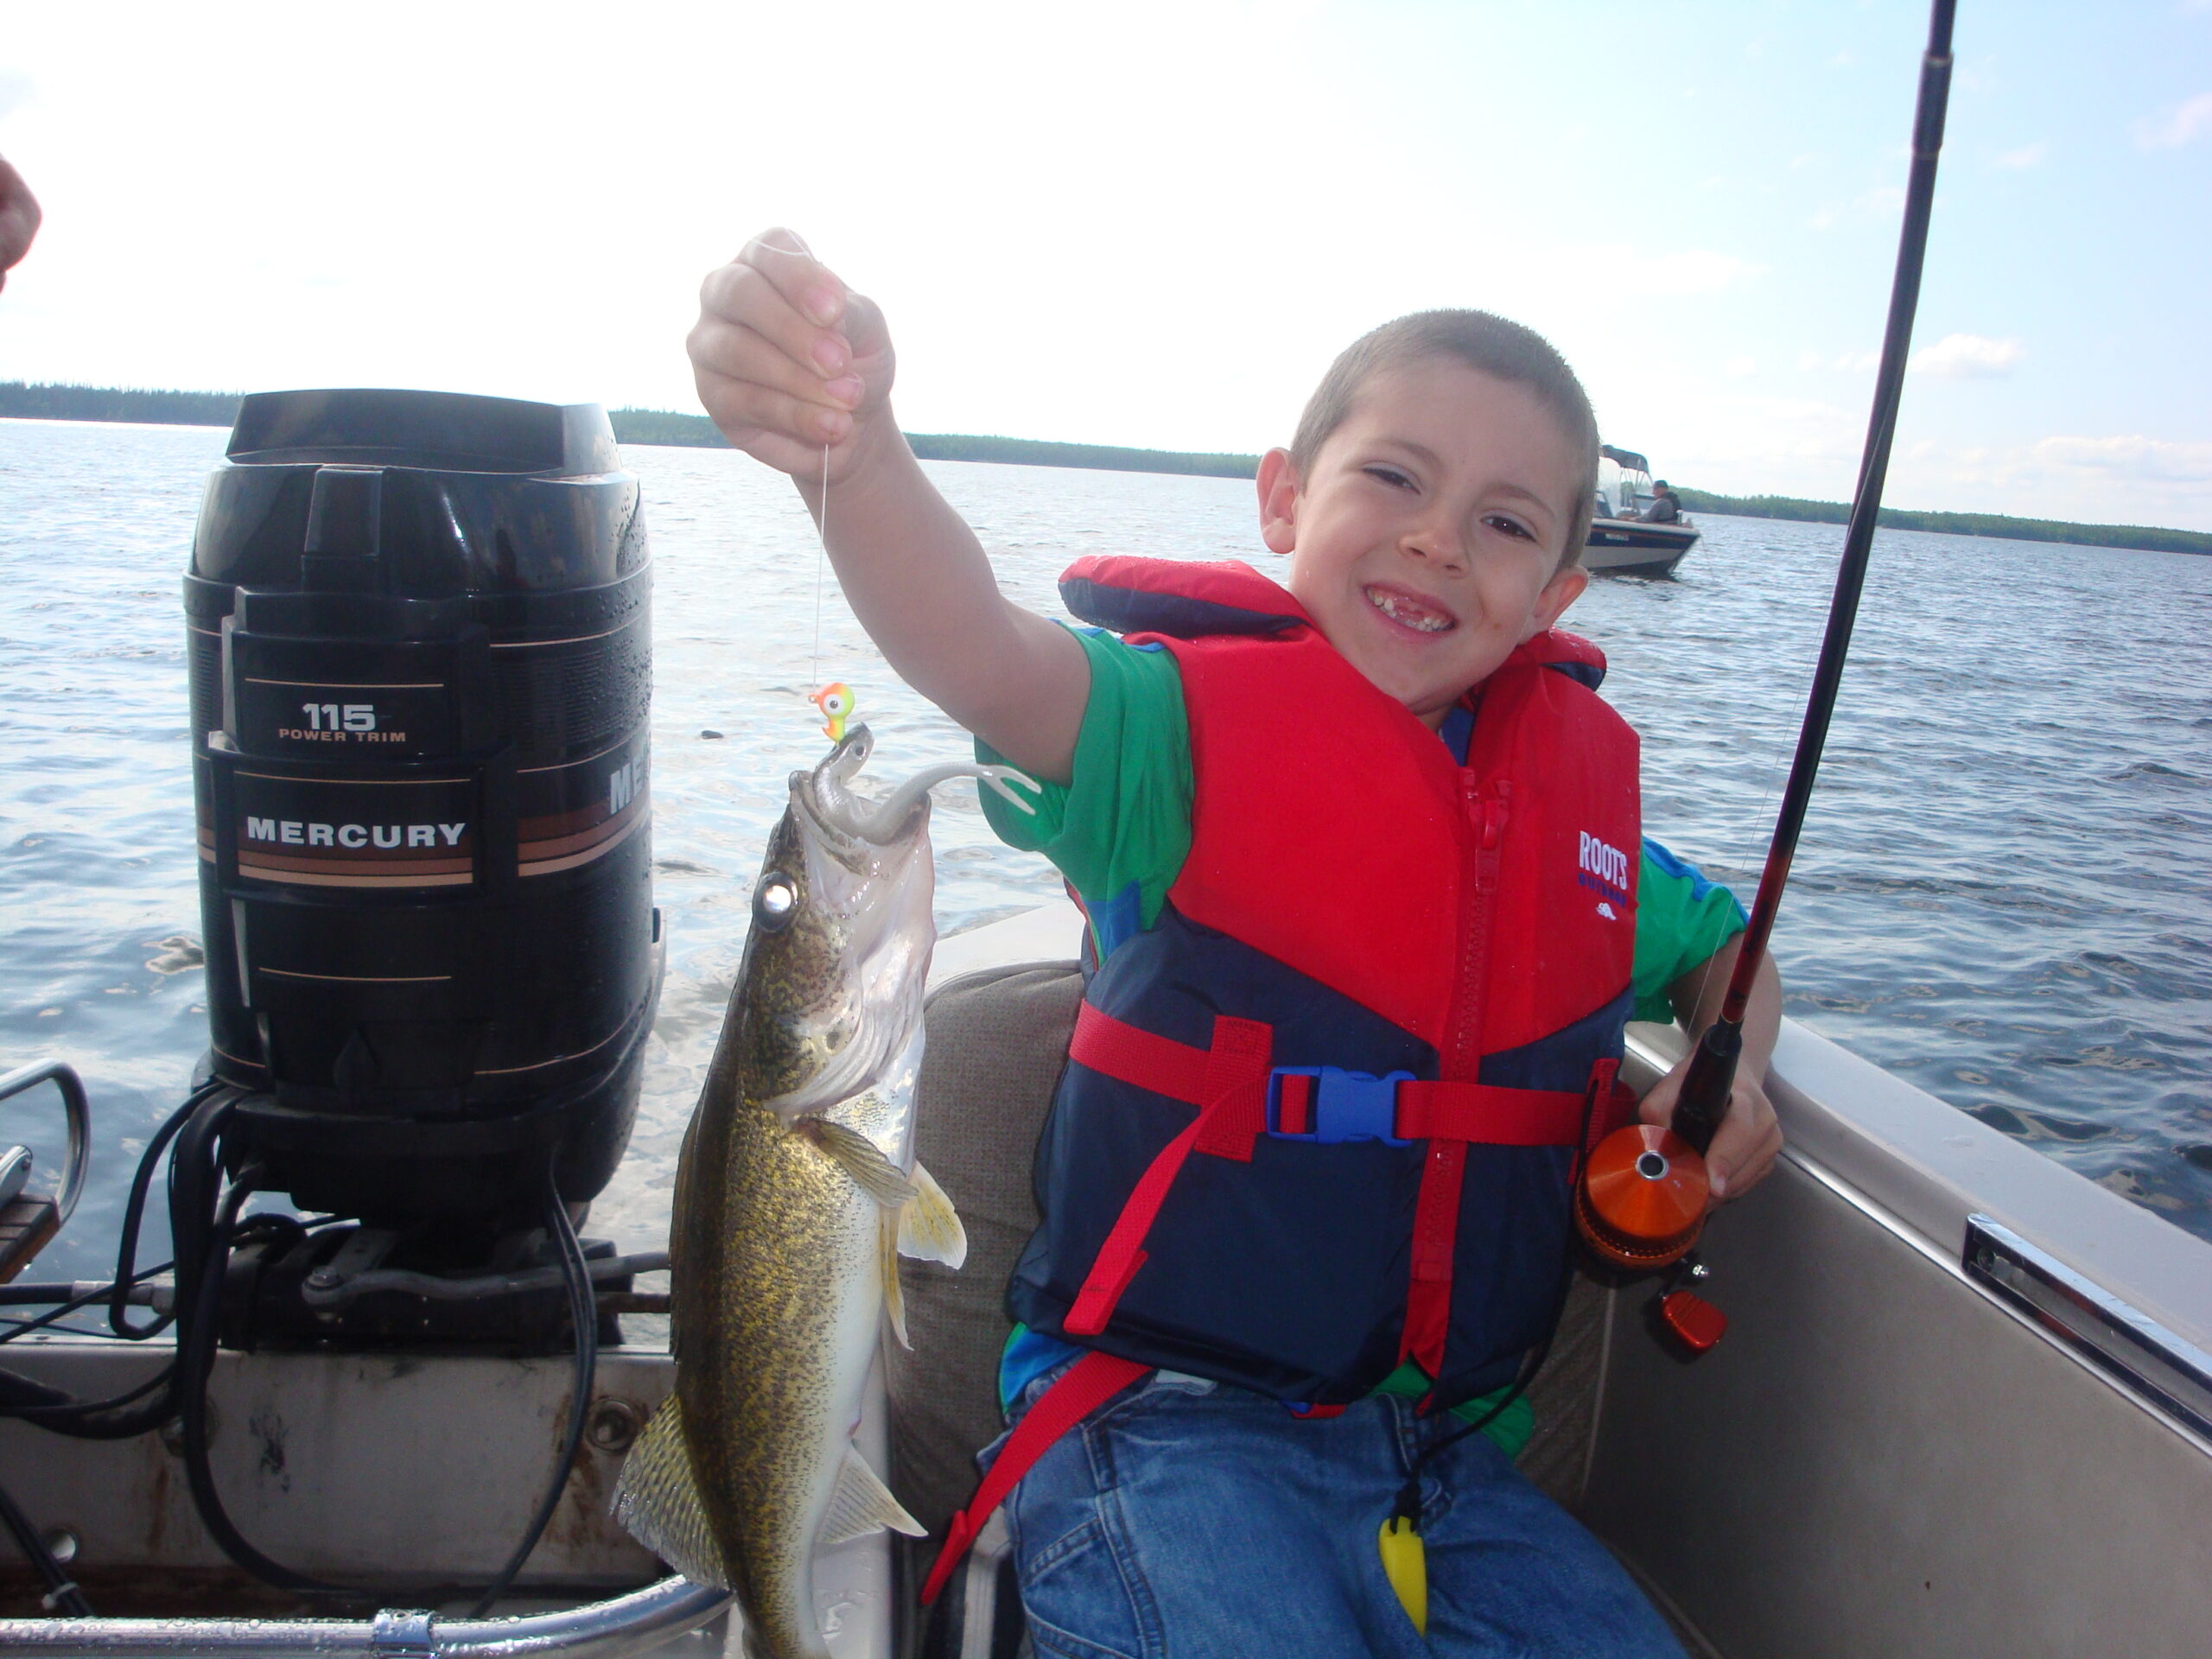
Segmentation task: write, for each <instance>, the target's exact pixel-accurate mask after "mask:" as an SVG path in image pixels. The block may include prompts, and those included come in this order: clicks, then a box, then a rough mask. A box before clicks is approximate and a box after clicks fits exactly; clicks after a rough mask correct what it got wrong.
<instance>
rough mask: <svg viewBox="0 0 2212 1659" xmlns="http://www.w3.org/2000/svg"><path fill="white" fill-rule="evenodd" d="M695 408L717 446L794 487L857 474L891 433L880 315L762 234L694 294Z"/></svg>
mask: <svg viewBox="0 0 2212 1659" xmlns="http://www.w3.org/2000/svg"><path fill="white" fill-rule="evenodd" d="M686 346H687V349H688V350H689V351H690V357H691V370H692V374H693V376H694V378H696V380H697V382H698V386H699V401H700V403H701V404H703V405H705V407H706V410H707V413H708V415H709V416H711V417H712V418H713V420H714V423H715V426H716V427H718V428H720V429H721V434H722V435H723V436H724V437H726V438H728V440H729V441H730V442H732V443H733V444H734V445H735V446H736V447H737V448H740V449H742V450H744V451H745V452H746V453H747V454H749V455H752V456H753V458H754V459H756V460H758V461H765V462H766V463H767V464H768V465H769V466H771V467H775V468H776V469H777V470H778V471H779V472H785V473H789V474H791V475H792V477H793V478H795V479H797V480H799V481H800V482H801V483H802V484H813V483H817V482H818V481H819V480H821V478H822V476H823V454H822V452H823V448H824V447H825V446H827V447H828V448H829V479H830V481H831V482H833V483H835V482H838V481H841V480H844V479H846V478H849V477H850V476H851V475H852V474H853V473H854V471H855V469H856V468H859V467H864V466H865V465H866V464H867V461H868V459H869V458H870V455H871V454H873V453H874V440H875V438H876V436H877V435H879V434H880V433H881V432H883V431H884V430H885V429H888V428H890V425H891V404H890V397H891V380H892V374H893V357H892V351H891V334H890V331H889V330H888V329H887V327H885V326H884V321H883V313H882V312H881V311H880V310H878V309H877V308H876V306H875V304H874V302H873V301H870V300H867V299H864V298H862V297H861V296H860V295H858V294H855V293H854V292H853V291H852V290H851V289H848V288H847V287H846V286H845V285H844V283H842V282H840V281H839V280H838V279H837V277H836V276H835V275H834V274H833V273H832V272H831V271H830V270H829V269H828V268H827V267H826V266H824V265H823V264H822V263H821V262H820V261H819V260H817V259H816V258H815V257H814V255H813V254H812V252H811V251H809V250H808V248H807V246H806V244H805V243H804V242H803V241H801V240H800V239H799V238H798V237H797V236H796V235H794V234H793V233H792V232H790V231H785V230H772V231H766V232H762V233H761V234H760V235H759V236H756V237H754V238H753V240H752V241H750V242H748V243H747V244H746V245H745V251H743V252H742V253H741V254H739V255H738V256H737V257H736V258H734V259H733V260H732V261H731V262H730V263H729V264H726V265H724V266H722V267H721V269H720V270H715V271H711V272H709V274H708V277H707V279H706V281H705V282H704V283H702V284H701V286H700V289H699V321H698V322H697V324H696V325H695V326H694V327H693V328H692V330H691V334H690V339H689V340H687V341H686Z"/></svg>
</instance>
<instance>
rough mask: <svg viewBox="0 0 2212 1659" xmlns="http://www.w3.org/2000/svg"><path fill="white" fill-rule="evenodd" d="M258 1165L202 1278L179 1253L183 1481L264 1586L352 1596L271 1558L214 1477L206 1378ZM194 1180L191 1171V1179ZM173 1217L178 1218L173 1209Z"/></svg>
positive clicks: (180, 1154) (248, 1173) (217, 1230)
mask: <svg viewBox="0 0 2212 1659" xmlns="http://www.w3.org/2000/svg"><path fill="white" fill-rule="evenodd" d="M185 1156H186V1147H185V1143H184V1141H183V1140H182V1139H181V1138H180V1140H179V1141H178V1143H177V1162H176V1163H174V1164H172V1165H171V1166H170V1169H169V1185H170V1192H171V1194H172V1198H174V1195H175V1192H176V1191H177V1188H178V1185H179V1166H181V1164H182V1163H183V1161H184V1159H185ZM260 1175H261V1169H260V1166H258V1165H249V1166H247V1167H246V1168H245V1169H242V1170H240V1171H239V1172H238V1179H236V1180H234V1181H232V1183H231V1185H230V1190H229V1191H228V1192H226V1193H225V1194H224V1195H223V1202H222V1208H221V1210H220V1211H219V1212H218V1213H217V1215H216V1217H215V1220H214V1224H213V1226H211V1227H209V1228H208V1229H207V1233H206V1235H205V1236H204V1238H203V1239H201V1240H200V1241H199V1249H198V1255H199V1258H200V1267H199V1272H198V1274H197V1275H196V1277H195V1279H194V1280H192V1281H188V1280H187V1279H186V1277H185V1274H184V1270H183V1266H182V1263H183V1259H184V1252H183V1250H182V1249H181V1248H180V1249H179V1250H178V1252H177V1256H178V1263H179V1266H178V1270H177V1313H178V1316H179V1317H178V1321H177V1354H176V1365H177V1372H176V1385H175V1387H176V1396H177V1417H178V1421H179V1423H180V1426H181V1428H182V1429H183V1435H182V1439H183V1442H184V1446H183V1451H184V1478H185V1481H186V1484H188V1485H189V1486H190V1488H191V1489H192V1505H193V1507H194V1509H196V1510H199V1511H200V1524H201V1525H203V1526H205V1527H206V1528H207V1532H208V1535H209V1536H211V1537H213V1539H214V1541H215V1542H216V1543H217V1544H218V1545H219V1546H220V1547H221V1548H222V1551H223V1554H226V1555H227V1556H229V1557H230V1558H231V1560H233V1561H235V1562H236V1563H237V1564H238V1566H240V1567H244V1568H245V1570H246V1571H247V1572H249V1573H252V1574H253V1575H254V1577H256V1578H257V1579H259V1580H262V1581H263V1582H264V1583H265V1584H273V1585H275V1586H277V1588H278V1589H280V1590H296V1591H304V1592H321V1593H325V1594H332V1595H352V1594H356V1593H359V1592H354V1591H349V1590H347V1589H346V1587H345V1586H342V1585H336V1584H325V1583H324V1582H323V1581H322V1580H320V1579H311V1578H309V1577H308V1576H307V1575H306V1574H305V1573H295V1572H294V1571H293V1570H292V1569H291V1568H290V1567H286V1566H285V1565H283V1563H282V1562H281V1561H276V1560H270V1558H269V1557H268V1556H266V1555H264V1554H262V1553H261V1552H260V1551H259V1550H257V1549H256V1548H254V1547H253V1545H252V1544H251V1543H250V1542H248V1541H247V1540H246V1537H245V1534H244V1533H242V1532H240V1531H239V1530H238V1527H237V1526H236V1524H234V1523H233V1522H232V1520H231V1516H230V1511H229V1510H226V1509H225V1508H224V1507H223V1499H222V1495H221V1494H220V1493H219V1492H218V1491H216V1490H215V1473H214V1470H213V1466H212V1465H210V1464H209V1462H208V1459H207V1379H208V1377H209V1376H210V1375H211V1374H212V1373H213V1370H214V1369H215V1339H216V1337H217V1335H218V1333H219V1332H220V1330H221V1327H222V1313H223V1279H224V1274H225V1273H226V1270H227V1269H228V1268H229V1266H230V1260H231V1243H232V1233H233V1230H235V1229H236V1227H237V1224H238V1207H239V1206H240V1205H243V1204H244V1203H245V1200H246V1198H247V1196H248V1195H249V1194H251V1192H253V1190H254V1187H255V1185H256V1184H257V1181H258V1180H259V1179H260ZM190 1178H191V1174H190V1172H188V1173H187V1176H186V1179H187V1180H189V1179H190ZM171 1213H172V1215H175V1213H176V1206H175V1204H174V1202H173V1203H172V1205H171ZM188 1282H189V1283H190V1284H191V1287H192V1300H191V1303H190V1305H189V1307H188V1306H187V1304H186V1302H185V1300H184V1296H185V1287H186V1286H187V1284H188Z"/></svg>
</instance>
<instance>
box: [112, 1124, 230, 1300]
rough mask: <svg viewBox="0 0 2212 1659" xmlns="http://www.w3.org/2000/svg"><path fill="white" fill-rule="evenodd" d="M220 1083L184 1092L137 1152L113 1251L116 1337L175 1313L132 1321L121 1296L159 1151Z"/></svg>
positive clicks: (129, 1278) (128, 1282)
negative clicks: (137, 1322) (119, 1235)
mask: <svg viewBox="0 0 2212 1659" xmlns="http://www.w3.org/2000/svg"><path fill="white" fill-rule="evenodd" d="M223 1087H224V1084H221V1083H219V1082H215V1081H210V1082H207V1083H204V1084H200V1087H199V1088H197V1089H195V1090H193V1091H192V1092H191V1094H189V1095H188V1096H185V1101H184V1104H183V1105H181V1106H180V1107H178V1108H177V1109H176V1110H175V1111H173V1112H171V1113H170V1114H169V1115H168V1118H167V1120H166V1121H164V1122H163V1123H162V1127H161V1128H158V1129H156V1130H155V1131H154V1138H153V1139H152V1140H150V1141H148V1142H147V1143H146V1150H145V1151H144V1152H143V1153H141V1154H139V1157H138V1171H137V1174H135V1175H133V1176H132V1177H131V1178H130V1198H129V1199H128V1200H127V1201H126V1202H125V1203H124V1206H123V1236H122V1241H121V1243H118V1245H117V1247H116V1252H115V1300H114V1301H113V1302H111V1304H110V1305H109V1306H108V1311H107V1321H108V1325H109V1326H110V1327H111V1329H112V1330H113V1331H114V1332H115V1334H116V1335H117V1336H118V1337H125V1338H129V1339H130V1340H131V1341H133V1342H143V1341H144V1340H145V1339H146V1338H148V1337H150V1336H152V1335H154V1334H155V1333H156V1332H159V1331H161V1330H162V1328H164V1327H165V1326H166V1325H168V1323H169V1322H170V1320H172V1319H175V1317H176V1315H175V1313H174V1312H172V1313H168V1314H164V1315H159V1316H156V1319H155V1320H154V1322H153V1323H152V1324H151V1325H133V1324H131V1322H130V1314H129V1313H127V1312H125V1309H126V1308H127V1306H129V1305H128V1304H127V1303H126V1302H125V1301H124V1296H125V1295H126V1294H128V1293H129V1291H130V1287H131V1286H132V1285H134V1284H136V1283H137V1274H138V1262H137V1255H138V1224H139V1223H140V1221H141V1220H143V1218H144V1216H145V1212H146V1192H147V1189H148V1188H149V1187H150V1186H151V1185H153V1182H154V1171H155V1169H156V1166H158V1165H159V1164H160V1162H161V1159H162V1152H163V1150H164V1149H165V1148H166V1147H168V1143H169V1142H170V1141H173V1140H175V1138H176V1132H177V1131H178V1130H179V1129H181V1128H183V1127H184V1125H185V1122H186V1120H187V1119H188V1118H189V1117H191V1116H192V1115H193V1113H194V1112H195V1111H196V1110H198V1109H199V1108H200V1103H201V1102H203V1101H205V1100H206V1099H207V1097H208V1096H211V1095H213V1093H215V1091H216V1090H219V1089H221V1088H223Z"/></svg>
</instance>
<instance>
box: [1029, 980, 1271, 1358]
mask: <svg viewBox="0 0 2212 1659" xmlns="http://www.w3.org/2000/svg"><path fill="white" fill-rule="evenodd" d="M1273 1051H1274V1027H1271V1026H1268V1025H1267V1024H1265V1023H1264V1022H1262V1021H1261V1020H1238V1019H1236V1018H1234V1017H1233V1016H1231V1015H1229V1014H1216V1015H1215V1016H1214V1021H1213V1046H1212V1047H1211V1049H1203V1050H1202V1049H1196V1048H1193V1047H1192V1046H1190V1045H1189V1044H1188V1043H1179V1042H1176V1041H1175V1040H1174V1039H1172V1038H1167V1037H1160V1036H1156V1035H1154V1033H1151V1032H1148V1031H1141V1030H1140V1029H1138V1028H1137V1027H1135V1026H1132V1025H1129V1024H1128V1023H1127V1022H1125V1021H1123V1020H1116V1019H1115V1018H1114V1017H1113V1016H1112V1015H1111V1014H1102V1013H1100V1012H1099V1011H1098V1010H1097V1009H1096V1008H1094V1007H1091V1006H1090V1003H1088V1002H1085V1003H1084V1005H1083V1007H1082V1008H1081V1010H1080V1011H1079V1012H1078V1013H1077V1015H1076V1024H1075V1035H1074V1037H1073V1039H1071V1041H1070V1042H1069V1044H1068V1057H1069V1058H1071V1059H1072V1060H1074V1061H1075V1062H1076V1063H1077V1065H1086V1066H1089V1067H1090V1069H1091V1070H1092V1071H1097V1072H1100V1073H1102V1074H1103V1075H1104V1076H1106V1077H1114V1078H1116V1079H1118V1080H1119V1081H1121V1082H1122V1083H1127V1084H1135V1086H1136V1087H1137V1088H1140V1089H1148V1090H1151V1091H1152V1092H1153V1093H1154V1094H1160V1095H1166V1096H1167V1097H1168V1098H1169V1099H1171V1100H1180V1101H1184V1102H1186V1103H1189V1104H1192V1105H1194V1106H1196V1107H1198V1116H1196V1117H1195V1118H1193V1119H1192V1120H1191V1125H1190V1127H1189V1128H1186V1129H1185V1130H1184V1131H1183V1132H1182V1134H1180V1135H1177V1136H1176V1137H1175V1138H1174V1139H1173V1141H1169V1142H1168V1143H1167V1144H1166V1146H1165V1147H1161V1148H1160V1152H1159V1153H1158V1154H1157V1155H1155V1156H1154V1159H1153V1160H1152V1163H1151V1165H1150V1166H1148V1167H1147V1169H1146V1170H1145V1173H1143V1175H1142V1176H1141V1177H1139V1179H1138V1180H1137V1184H1136V1185H1135V1188H1134V1189H1133V1190H1132V1191H1131V1192H1130V1193H1129V1197H1128V1202H1127V1203H1125V1204H1124V1205H1122V1213H1121V1214H1120V1216H1118V1217H1116V1219H1115V1222H1114V1226H1113V1230H1111V1231H1110V1232H1109V1233H1108V1234H1107V1235H1106V1242H1105V1243H1103V1244H1102V1245H1100V1246H1099V1247H1098V1259H1097V1260H1096V1262H1092V1263H1091V1264H1090V1274H1088V1275H1087V1276H1086V1277H1085V1278H1084V1281H1083V1288H1082V1290H1081V1291H1079V1292H1078V1293H1077V1295H1076V1299H1075V1302H1074V1304H1073V1306H1071V1307H1070V1308H1069V1309H1068V1313H1067V1318H1066V1319H1065V1320H1064V1321H1063V1322H1062V1328H1063V1329H1065V1331H1066V1332H1068V1334H1069V1335H1071V1336H1077V1337H1095V1336H1096V1335H1097V1334H1098V1333H1099V1332H1102V1331H1103V1330H1104V1329H1105V1328H1106V1322H1107V1320H1109V1319H1112V1318H1113V1317H1114V1308H1115V1306H1116V1304H1117V1303H1119V1302H1120V1301H1121V1300H1122V1292H1123V1291H1125V1290H1127V1289H1128V1287H1129V1281H1131V1280H1132V1279H1134V1278H1135V1277H1136V1274H1137V1269H1138V1268H1141V1267H1143V1266H1144V1264H1145V1249H1144V1241H1145V1236H1146V1235H1147V1234H1148V1233H1150V1232H1151V1231H1152V1224H1153V1222H1154V1219H1155V1218H1156V1217H1158V1216H1159V1214H1160V1205H1163V1204H1165V1203H1166V1201H1167V1191H1168V1189H1169V1188H1170V1187H1172V1186H1173V1185H1175V1177H1176V1176H1177V1175H1178V1174H1179V1173H1181V1171H1182V1168H1183V1160H1185V1159H1186V1158H1188V1157H1189V1156H1190V1155H1191V1153H1192V1150H1193V1149H1194V1148H1195V1149H1196V1150H1198V1151H1200V1152H1205V1153H1211V1154H1213V1155H1214V1156H1216V1157H1218V1158H1230V1159H1234V1160H1237V1161H1238V1162H1240V1163H1249V1162H1250V1161H1251V1160H1252V1145H1253V1142H1254V1141H1257V1140H1258V1139H1259V1137H1260V1135H1261V1134H1262V1132H1263V1131H1264V1130H1265V1129H1266V1128H1267V1109H1268V1061H1269V1059H1270V1058H1271V1057H1272V1054H1273Z"/></svg>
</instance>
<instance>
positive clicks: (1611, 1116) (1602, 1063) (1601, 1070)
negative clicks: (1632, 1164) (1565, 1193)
mask: <svg viewBox="0 0 2212 1659" xmlns="http://www.w3.org/2000/svg"><path fill="white" fill-rule="evenodd" d="M1586 1098H1587V1099H1588V1101H1589V1103H1590V1132H1589V1134H1588V1135H1586V1136H1585V1137H1584V1139H1583V1142H1582V1155H1583V1156H1584V1157H1585V1158H1587V1157H1588V1156H1589V1155H1590V1154H1592V1152H1594V1151H1595V1150H1597V1146H1598V1143H1599V1141H1602V1140H1604V1139H1605V1137H1606V1136H1607V1135H1611V1133H1612V1132H1613V1131H1614V1130H1615V1129H1618V1128H1626V1127H1627V1126H1628V1125H1629V1124H1630V1123H1632V1122H1635V1121H1636V1107H1637V1094H1636V1090H1633V1089H1631V1088H1630V1087H1629V1086H1628V1085H1627V1084H1624V1083H1623V1082H1622V1081H1621V1063H1620V1062H1619V1061H1618V1060H1599V1061H1598V1062H1597V1063H1596V1064H1595V1065H1592V1066H1591V1068H1590V1089H1589V1093H1588V1095H1587V1096H1586Z"/></svg>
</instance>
